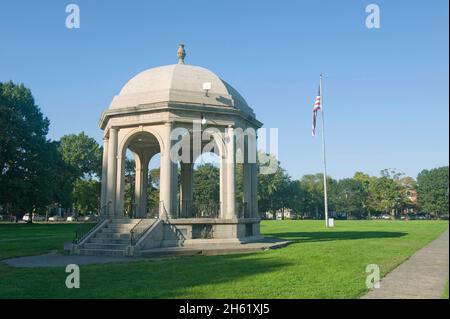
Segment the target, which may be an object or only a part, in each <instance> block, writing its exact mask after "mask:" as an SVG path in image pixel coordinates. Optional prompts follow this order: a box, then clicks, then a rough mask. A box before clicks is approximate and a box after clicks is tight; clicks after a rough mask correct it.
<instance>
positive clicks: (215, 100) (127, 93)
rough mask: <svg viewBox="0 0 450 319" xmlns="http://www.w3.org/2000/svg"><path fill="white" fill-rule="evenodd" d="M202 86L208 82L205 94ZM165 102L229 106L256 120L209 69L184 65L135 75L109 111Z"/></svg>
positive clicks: (160, 68)
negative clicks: (208, 88) (208, 86)
mask: <svg viewBox="0 0 450 319" xmlns="http://www.w3.org/2000/svg"><path fill="white" fill-rule="evenodd" d="M204 83H211V89H210V90H208V92H206V91H205V90H203V84H204ZM164 102H171V103H178V104H190V105H206V106H216V107H232V108H237V109H239V110H241V111H242V112H243V113H245V114H247V115H250V116H252V117H255V114H254V113H253V110H252V109H251V108H250V107H249V106H248V104H247V102H246V101H245V99H244V98H243V97H242V96H241V95H240V94H239V93H238V91H236V90H235V89H234V88H233V87H232V86H231V85H229V84H228V83H227V82H225V81H224V80H222V79H221V78H219V77H218V76H217V75H216V74H214V73H213V72H211V71H210V70H208V69H205V68H202V67H199V66H194V65H187V64H184V63H178V64H172V65H166V66H161V67H156V68H151V69H148V70H145V71H143V72H141V73H139V74H137V75H136V76H134V77H133V78H132V79H131V80H129V81H128V82H127V83H126V84H125V85H124V87H123V88H122V89H121V91H120V93H119V94H118V95H116V96H115V97H114V98H113V100H112V102H111V105H110V109H122V108H127V107H139V106H144V105H151V104H154V103H164Z"/></svg>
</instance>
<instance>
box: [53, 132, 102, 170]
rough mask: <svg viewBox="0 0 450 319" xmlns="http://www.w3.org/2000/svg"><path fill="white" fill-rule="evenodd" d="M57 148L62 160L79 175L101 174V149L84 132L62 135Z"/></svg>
mask: <svg viewBox="0 0 450 319" xmlns="http://www.w3.org/2000/svg"><path fill="white" fill-rule="evenodd" d="M58 148H59V151H60V153H61V155H62V158H63V159H64V161H65V162H66V163H68V164H69V165H71V166H73V167H74V168H75V169H76V171H77V173H78V175H79V177H83V176H85V175H87V176H88V177H92V176H97V177H100V176H101V169H102V149H101V147H100V146H99V145H98V143H97V142H96V141H95V139H93V138H92V137H89V136H87V135H86V134H85V133H84V132H81V133H80V134H78V135H76V134H69V135H64V136H63V137H62V138H61V140H60V142H59V147H58Z"/></svg>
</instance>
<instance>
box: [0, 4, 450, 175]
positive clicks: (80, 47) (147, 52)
mask: <svg viewBox="0 0 450 319" xmlns="http://www.w3.org/2000/svg"><path fill="white" fill-rule="evenodd" d="M69 3H76V4H78V5H79V7H80V10H81V28H80V29H77V30H69V29H67V28H66V27H65V19H66V15H67V14H66V13H65V7H66V5H67V4H69ZM370 3H376V4H378V5H379V6H380V9H381V28H380V29H377V30H375V29H371V30H370V29H367V28H366V27H365V18H366V16H367V13H366V12H365V7H366V5H368V4H370ZM448 9H449V8H448V1H447V0H432V1H406V0H403V1H400V0H396V1H375V0H373V1H372V0H368V1H360V0H348V1H335V0H308V1H261V0H259V1H231V0H227V1H211V0H202V1H199V0H190V1H78V0H76V1H75V0H74V1H22V0H14V1H5V0H1V1H0V81H7V80H13V81H15V82H23V83H24V84H25V85H26V86H28V87H29V88H30V89H31V90H32V92H33V94H34V96H35V99H36V101H37V104H38V105H39V106H40V107H41V109H42V111H43V112H44V114H45V115H46V116H48V117H49V119H50V121H51V127H50V133H49V137H50V138H52V139H59V138H60V137H61V136H62V135H64V134H68V133H78V132H81V131H85V132H86V133H87V134H89V135H91V136H93V137H95V138H96V139H97V140H98V141H100V140H101V131H100V129H99V128H98V120H99V118H100V114H101V112H102V111H103V110H104V109H106V108H107V107H108V105H109V103H110V101H111V99H112V97H113V96H114V95H115V94H117V93H118V92H119V90H120V88H121V87H122V86H123V85H124V84H125V83H126V82H127V80H128V79H130V78H131V77H132V76H134V75H135V74H136V73H138V72H140V71H142V70H144V69H147V68H150V67H154V66H159V65H164V64H172V63H176V49H177V45H178V43H180V42H184V43H185V44H186V50H187V54H188V55H187V57H186V63H189V64H195V65H201V66H204V67H206V68H209V69H211V70H212V71H214V72H215V73H217V74H218V75H219V76H221V77H222V78H223V79H225V80H226V81H227V82H229V83H230V84H232V85H233V86H234V87H235V88H236V89H238V90H239V91H240V93H241V94H242V95H243V96H244V97H245V98H246V100H247V102H248V103H249V104H250V105H251V106H252V107H253V108H254V110H255V112H256V114H257V117H258V119H260V120H261V121H262V122H264V124H265V127H276V128H279V157H280V160H281V162H282V165H283V166H284V167H285V168H286V169H287V171H288V172H289V174H290V175H291V176H293V177H294V178H299V177H301V176H302V175H303V174H306V173H314V172H318V171H320V170H321V149H320V136H318V137H316V138H315V139H313V138H312V137H311V135H310V127H311V110H312V106H313V101H314V97H315V95H316V93H317V85H318V75H319V73H321V72H323V73H324V75H325V82H324V102H325V112H326V125H327V127H326V128H327V145H328V149H327V152H328V173H329V175H331V176H333V177H336V178H342V177H347V176H352V175H353V173H354V172H355V171H357V170H360V171H364V172H367V173H370V174H374V175H376V174H378V173H379V171H380V170H381V169H383V168H397V169H398V170H400V171H403V172H405V173H406V174H408V175H411V176H413V177H416V175H417V173H418V172H419V171H420V170H422V169H424V168H433V167H437V166H441V165H448V154H449V149H448V142H449V140H448V133H449V92H448V85H449V83H448V82H449V80H448V68H449V65H448V64H449V63H448V55H449V52H448V48H449V43H448V36H449V35H448V22H449V19H448Z"/></svg>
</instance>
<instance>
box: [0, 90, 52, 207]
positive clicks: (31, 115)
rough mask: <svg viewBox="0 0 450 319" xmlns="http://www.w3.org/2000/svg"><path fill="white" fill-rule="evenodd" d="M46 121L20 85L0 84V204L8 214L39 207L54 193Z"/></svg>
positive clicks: (50, 145)
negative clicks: (7, 210) (5, 208)
mask: <svg viewBox="0 0 450 319" xmlns="http://www.w3.org/2000/svg"><path fill="white" fill-rule="evenodd" d="M49 123H50V122H49V120H48V119H47V118H46V117H44V115H43V114H42V112H41V111H40V109H39V107H38V106H37V105H36V104H35V102H34V99H33V96H32V94H31V91H30V90H29V89H27V88H26V87H25V86H24V85H23V84H20V85H16V84H14V83H12V82H6V83H0V145H1V148H0V205H2V206H5V207H8V209H9V210H10V211H9V212H10V213H16V214H23V213H24V212H31V211H32V210H33V209H37V210H39V209H43V208H44V207H45V206H46V205H48V204H49V203H50V202H51V199H52V196H53V195H54V194H55V184H56V183H54V178H55V170H52V167H53V165H54V164H55V163H56V162H58V154H57V152H55V145H54V144H53V143H51V142H50V141H48V140H47V139H46V135H47V133H48V127H49Z"/></svg>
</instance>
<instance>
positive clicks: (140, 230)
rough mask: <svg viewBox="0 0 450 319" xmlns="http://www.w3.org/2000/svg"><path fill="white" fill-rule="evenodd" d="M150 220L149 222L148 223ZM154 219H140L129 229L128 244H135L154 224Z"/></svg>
mask: <svg viewBox="0 0 450 319" xmlns="http://www.w3.org/2000/svg"><path fill="white" fill-rule="evenodd" d="M149 222H151V223H149ZM154 222H155V220H154V219H146V218H143V219H141V220H140V221H139V222H138V223H137V224H136V225H134V226H133V228H131V230H130V245H131V246H135V245H136V243H137V242H138V240H139V238H141V237H142V235H143V234H144V233H145V232H146V231H147V230H148V229H149V228H150V227H152V225H153V224H154Z"/></svg>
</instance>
